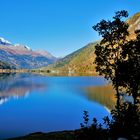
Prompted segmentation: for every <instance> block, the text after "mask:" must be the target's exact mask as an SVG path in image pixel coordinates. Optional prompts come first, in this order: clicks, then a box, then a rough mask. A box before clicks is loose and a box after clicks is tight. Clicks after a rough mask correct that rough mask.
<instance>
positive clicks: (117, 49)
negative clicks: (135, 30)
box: [93, 10, 129, 111]
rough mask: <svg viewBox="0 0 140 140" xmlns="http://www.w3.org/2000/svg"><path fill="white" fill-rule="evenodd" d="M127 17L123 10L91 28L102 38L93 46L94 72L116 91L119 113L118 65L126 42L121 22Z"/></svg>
mask: <svg viewBox="0 0 140 140" xmlns="http://www.w3.org/2000/svg"><path fill="white" fill-rule="evenodd" d="M126 17H128V13H127V11H125V10H122V11H118V12H116V14H115V16H114V17H113V21H110V20H109V21H106V20H102V21H101V22H100V23H98V24H97V25H95V26H93V29H94V30H95V31H98V33H99V35H100V36H102V40H101V42H100V44H97V45H96V46H95V54H96V59H95V64H96V71H97V72H99V74H100V75H104V77H105V78H106V79H107V80H111V82H112V85H113V87H114V88H115V89H116V93H117V94H116V95H117V107H118V111H119V104H120V103H119V102H120V96H119V85H120V84H121V83H120V82H121V80H120V79H119V78H120V77H119V71H118V69H119V68H118V65H119V62H120V61H122V59H123V57H122V55H121V54H122V47H123V45H124V44H125V43H126V42H127V37H128V35H129V33H128V27H129V26H128V24H127V23H126V22H124V21H123V18H126Z"/></svg>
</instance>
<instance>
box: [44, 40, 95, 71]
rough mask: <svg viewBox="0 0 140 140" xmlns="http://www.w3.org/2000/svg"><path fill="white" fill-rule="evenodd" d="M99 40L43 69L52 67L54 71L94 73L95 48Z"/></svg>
mask: <svg viewBox="0 0 140 140" xmlns="http://www.w3.org/2000/svg"><path fill="white" fill-rule="evenodd" d="M96 44H97V42H95V43H90V44H88V45H86V46H85V47H83V48H81V49H79V50H77V51H75V52H73V53H71V54H69V55H67V56H66V57H64V58H62V59H60V60H59V61H58V62H56V63H55V64H52V65H49V66H48V67H46V68H42V69H51V70H53V71H60V72H66V73H67V72H69V73H74V72H76V73H93V72H95V71H94V64H93V61H94V59H95V55H94V48H95V45H96Z"/></svg>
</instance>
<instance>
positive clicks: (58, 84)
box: [0, 74, 109, 139]
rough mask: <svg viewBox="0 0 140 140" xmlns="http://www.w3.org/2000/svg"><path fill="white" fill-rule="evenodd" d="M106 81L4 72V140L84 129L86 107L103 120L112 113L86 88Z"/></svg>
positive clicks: (0, 117) (0, 112) (0, 91)
mask: <svg viewBox="0 0 140 140" xmlns="http://www.w3.org/2000/svg"><path fill="white" fill-rule="evenodd" d="M105 84H106V81H105V80H104V79H103V78H102V77H48V76H39V75H31V74H12V75H0V139H3V138H7V137H15V136H23V135H26V134H29V133H33V132H40V131H41V132H50V131H60V130H71V129H77V128H80V123H81V122H83V120H82V115H83V111H84V110H87V111H88V112H89V114H90V116H91V117H93V116H94V117H97V119H98V120H99V121H101V119H102V118H103V117H104V116H106V115H109V112H108V111H107V109H106V108H105V107H104V106H103V105H101V104H99V103H98V102H93V101H90V100H88V99H87V98H86V97H85V96H83V94H86V93H85V91H84V90H83V89H84V88H86V87H89V86H100V85H105Z"/></svg>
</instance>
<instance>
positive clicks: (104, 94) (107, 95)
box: [85, 85, 116, 110]
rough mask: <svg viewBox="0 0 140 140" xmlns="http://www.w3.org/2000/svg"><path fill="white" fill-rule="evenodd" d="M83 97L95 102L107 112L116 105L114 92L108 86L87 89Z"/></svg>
mask: <svg viewBox="0 0 140 140" xmlns="http://www.w3.org/2000/svg"><path fill="white" fill-rule="evenodd" d="M85 95H86V96H87V98H88V99H89V100H93V101H96V102H98V103H100V104H102V105H104V106H105V107H106V108H108V109H109V110H111V109H113V108H114V106H115V103H116V99H115V90H113V88H112V87H111V86H109V85H106V86H98V87H88V88H86V94H85Z"/></svg>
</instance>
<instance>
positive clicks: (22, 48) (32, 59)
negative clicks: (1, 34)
mask: <svg viewBox="0 0 140 140" xmlns="http://www.w3.org/2000/svg"><path fill="white" fill-rule="evenodd" d="M46 52H47V51H44V53H43V51H41V52H40V51H33V50H32V49H31V48H30V47H28V46H27V45H21V44H15V45H13V44H12V43H11V42H9V41H7V40H6V39H4V38H0V60H1V61H2V62H7V63H8V64H11V65H12V66H14V67H16V68H27V69H32V68H39V67H44V66H47V65H48V64H51V63H54V62H56V61H57V58H56V57H54V56H53V55H51V54H50V53H48V52H47V53H46ZM44 54H45V55H44ZM47 54H48V55H47Z"/></svg>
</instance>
